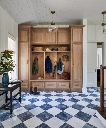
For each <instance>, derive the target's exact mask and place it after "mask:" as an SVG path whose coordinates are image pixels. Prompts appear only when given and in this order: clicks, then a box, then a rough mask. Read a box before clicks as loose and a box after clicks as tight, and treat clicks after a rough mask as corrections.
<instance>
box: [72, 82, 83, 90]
mask: <svg viewBox="0 0 106 128" xmlns="http://www.w3.org/2000/svg"><path fill="white" fill-rule="evenodd" d="M73 88H82V82H77V81H74V82H73Z"/></svg>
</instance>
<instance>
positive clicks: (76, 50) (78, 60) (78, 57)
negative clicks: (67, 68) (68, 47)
mask: <svg viewBox="0 0 106 128" xmlns="http://www.w3.org/2000/svg"><path fill="white" fill-rule="evenodd" d="M82 56H83V54H82V43H73V44H72V74H73V75H72V76H73V81H74V80H78V81H82V62H83V61H82V58H83V57H82Z"/></svg>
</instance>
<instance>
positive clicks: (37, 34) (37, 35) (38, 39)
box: [32, 28, 44, 44]
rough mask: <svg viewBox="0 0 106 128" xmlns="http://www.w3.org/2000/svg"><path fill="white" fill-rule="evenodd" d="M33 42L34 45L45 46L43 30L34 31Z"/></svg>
mask: <svg viewBox="0 0 106 128" xmlns="http://www.w3.org/2000/svg"><path fill="white" fill-rule="evenodd" d="M32 42H33V44H43V43H44V39H43V29H40V28H39V29H37V28H35V29H33V30H32Z"/></svg>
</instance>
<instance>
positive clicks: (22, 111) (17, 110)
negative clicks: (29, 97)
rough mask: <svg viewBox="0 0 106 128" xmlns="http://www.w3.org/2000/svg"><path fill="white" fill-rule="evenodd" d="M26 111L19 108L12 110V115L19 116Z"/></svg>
mask: <svg viewBox="0 0 106 128" xmlns="http://www.w3.org/2000/svg"><path fill="white" fill-rule="evenodd" d="M26 111H27V110H26V109H25V108H24V107H20V108H17V109H14V111H13V113H14V114H15V115H19V114H21V113H24V112H26Z"/></svg>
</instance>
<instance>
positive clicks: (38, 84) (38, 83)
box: [32, 82, 44, 88]
mask: <svg viewBox="0 0 106 128" xmlns="http://www.w3.org/2000/svg"><path fill="white" fill-rule="evenodd" d="M32 87H33V88H34V87H37V88H43V87H44V82H32Z"/></svg>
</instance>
